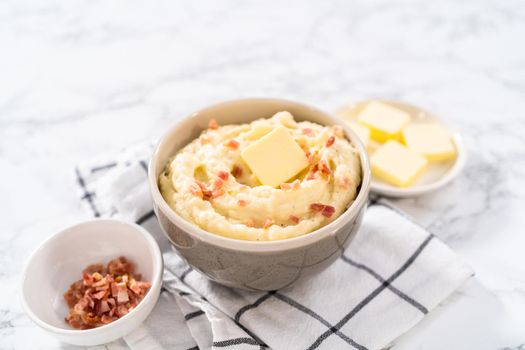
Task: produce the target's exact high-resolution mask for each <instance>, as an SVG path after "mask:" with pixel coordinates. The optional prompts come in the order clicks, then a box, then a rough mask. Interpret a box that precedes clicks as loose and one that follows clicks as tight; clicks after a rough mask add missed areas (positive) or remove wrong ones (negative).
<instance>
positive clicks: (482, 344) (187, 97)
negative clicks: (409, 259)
mask: <svg viewBox="0 0 525 350" xmlns="http://www.w3.org/2000/svg"><path fill="white" fill-rule="evenodd" d="M524 38H525V2H523V1H518V0H516V1H512V0H509V1H498V0H483V1H474V0H472V1H461V2H459V1H453V0H445V1H440V2H433V3H429V2H428V1H386V0H380V1H364V0H363V1H344V0H341V1H318V2H313V1H312V2H304V1H292V2H286V4H284V3H281V2H274V3H272V2H268V1H256V2H249V4H248V2H242V1H221V2H219V1H205V2H174V1H148V2H139V1H124V0H115V1H88V0H83V1H78V0H72V1H58V0H47V1H39V2H37V1H18V0H16V1H15V0H7V1H3V2H0V173H1V174H2V181H1V183H0V197H1V198H2V199H3V200H2V201H1V202H0V213H1V217H2V220H0V232H1V234H0V284H1V286H2V287H1V289H0V348H2V349H12V348H13V349H14V348H16V349H29V348H31V349H37V348H38V349H54V348H60V347H62V348H70V347H68V346H65V345H61V344H59V343H58V342H56V341H55V340H54V339H53V338H51V337H50V336H48V335H46V334H45V333H44V332H43V331H41V330H40V329H38V328H37V327H36V326H35V325H34V324H33V323H32V322H31V321H30V320H29V319H28V318H27V317H26V316H25V315H24V314H23V312H22V309H21V306H20V303H19V301H18V298H19V285H20V272H21V269H22V267H23V263H24V260H25V259H26V258H27V257H28V254H29V253H30V252H31V251H32V250H33V249H35V248H36V247H37V246H38V245H39V244H40V243H41V242H42V241H43V240H44V239H46V238H47V237H48V236H50V235H51V234H52V233H53V232H54V231H56V230H57V229H60V228H63V227H64V226H66V225H69V224H72V223H74V222H76V221H78V220H82V219H85V218H88V217H89V213H87V212H85V211H84V210H83V209H82V205H81V203H80V201H79V195H78V192H77V189H76V184H75V178H74V173H73V168H74V165H75V164H76V163H77V162H79V161H82V160H84V159H86V158H90V157H93V156H96V155H98V154H100V153H104V152H109V151H117V150H118V149H120V148H122V147H123V146H126V145H129V144H132V143H134V142H137V141H141V140H145V139H152V138H156V137H158V136H159V135H160V134H161V133H162V132H163V131H164V130H165V128H166V126H167V125H169V124H171V123H173V122H174V121H176V120H177V118H179V117H181V116H185V115H187V114H188V113H189V112H191V111H193V110H195V109H198V108H200V107H202V106H205V105H208V104H211V103H214V102H217V101H221V100H227V99H234V98H239V97H249V96H271V97H281V98H288V99H294V100H299V101H303V102H306V103H309V104H313V105H316V106H319V107H321V108H323V109H326V110H335V109H336V108H338V107H340V106H341V105H344V104H346V103H349V102H354V101H357V100H359V99H362V98H375V97H377V98H379V97H381V98H390V99H398V100H401V101H405V102H409V103H414V104H417V105H420V106H422V107H424V108H427V109H429V110H431V111H433V112H434V113H436V114H437V115H439V116H441V117H442V118H443V119H444V120H445V121H446V122H448V123H450V124H451V125H453V126H455V127H456V128H457V129H458V130H459V131H460V132H461V133H462V134H463V137H464V140H465V143H466V146H467V149H468V161H467V165H466V168H465V170H464V172H463V173H462V174H461V176H460V177H459V179H457V180H456V181H455V182H453V183H452V184H451V185H449V186H448V187H446V188H445V189H443V190H441V191H439V192H438V193H434V194H431V195H426V196H423V197H419V198H417V199H405V200H399V201H396V203H397V204H398V205H399V206H400V207H402V208H403V209H404V210H406V211H407V212H408V213H410V214H411V215H412V216H414V217H415V218H416V219H417V220H418V221H419V222H420V223H422V224H423V225H425V226H426V227H428V228H429V229H430V230H431V231H432V232H434V233H435V234H436V235H437V236H438V237H439V238H440V239H442V240H443V241H445V242H446V243H447V244H448V245H450V246H451V247H452V248H453V249H454V250H455V251H456V252H457V253H458V254H460V255H461V256H463V257H464V258H465V259H466V260H467V261H468V262H469V263H470V264H471V266H472V267H473V268H474V270H475V271H476V277H475V278H473V279H471V280H470V281H469V282H467V283H466V284H465V285H464V286H463V287H462V288H461V289H460V290H458V291H457V292H456V293H455V294H454V295H453V296H452V297H450V298H449V299H448V300H447V301H446V302H445V303H443V304H442V305H441V306H440V307H439V308H438V309H437V310H435V311H433V312H432V313H431V314H430V315H429V316H428V317H426V318H425V319H424V321H423V322H421V323H420V324H419V325H417V326H416V327H415V328H413V329H412V330H411V331H409V332H408V333H407V334H405V335H403V336H401V337H400V338H399V339H398V340H396V341H395V342H394V344H393V345H392V349H396V350H398V349H399V350H401V349H516V350H517V349H523V348H525V326H524V325H525V263H524V259H523V257H524V253H523V249H524V247H525V215H524V209H525V187H524V186H523V182H522V179H523V178H524V177H525V137H524V135H525V45H524V44H523V40H524Z"/></svg>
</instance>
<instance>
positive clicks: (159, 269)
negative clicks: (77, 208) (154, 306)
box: [20, 218, 164, 336]
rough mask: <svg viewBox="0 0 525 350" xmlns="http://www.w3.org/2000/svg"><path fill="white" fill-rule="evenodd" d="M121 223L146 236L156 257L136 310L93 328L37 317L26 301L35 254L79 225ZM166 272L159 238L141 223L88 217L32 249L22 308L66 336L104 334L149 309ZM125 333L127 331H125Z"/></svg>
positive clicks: (23, 286) (23, 290) (149, 246)
mask: <svg viewBox="0 0 525 350" xmlns="http://www.w3.org/2000/svg"><path fill="white" fill-rule="evenodd" d="M95 222H96V223H119V224H124V225H126V226H129V227H130V228H132V229H133V231H134V232H135V234H138V235H140V236H141V237H142V238H144V239H145V240H146V242H147V244H148V249H150V250H151V252H152V256H153V263H154V265H153V267H154V271H153V277H152V280H151V288H150V290H149V291H148V293H147V294H146V296H145V297H144V299H142V300H141V301H140V303H139V304H138V305H137V307H135V308H134V309H133V310H131V311H130V312H129V313H128V314H126V315H124V316H123V317H121V318H119V319H118V320H116V321H113V322H111V323H108V324H106V325H103V326H100V327H96V328H91V329H67V328H60V327H56V326H53V325H51V324H49V323H47V322H46V321H44V320H42V319H41V318H40V317H38V316H37V315H36V314H35V313H34V312H33V310H32V309H31V307H30V305H29V303H28V302H27V300H26V287H25V285H26V280H27V270H28V269H29V266H30V265H31V262H32V261H33V259H34V258H35V256H36V254H38V253H39V252H40V251H42V250H43V249H45V248H46V246H48V245H49V244H51V243H52V242H54V241H57V240H59V239H60V238H61V237H62V236H63V235H65V234H66V233H68V232H70V231H71V230H75V229H77V228H78V227H80V226H84V225H90V224H93V223H95ZM163 271H164V261H163V259H162V252H161V251H160V248H159V245H158V244H157V241H156V240H155V239H154V238H153V236H152V235H151V234H150V233H149V232H148V231H147V230H146V229H145V228H143V227H142V226H140V225H138V224H135V223H133V222H127V221H124V220H120V219H113V218H95V219H90V220H85V221H81V222H78V223H76V224H74V225H70V226H67V227H65V228H63V229H61V230H59V231H58V232H56V233H54V234H53V235H51V236H50V237H48V238H47V239H45V240H44V241H43V242H42V243H41V244H39V245H38V247H36V248H35V249H34V250H33V252H32V253H31V254H30V255H29V258H28V259H27V261H26V263H25V265H24V269H23V272H22V281H21V293H20V294H21V296H20V298H21V302H22V308H23V309H24V311H25V313H26V314H27V315H28V316H29V318H30V319H31V320H32V321H33V322H35V323H36V324H37V325H38V326H40V327H41V328H43V329H45V330H47V331H49V332H51V333H55V334H59V335H67V336H87V335H96V334H98V333H105V332H109V331H111V330H112V329H115V328H118V327H120V326H122V325H123V324H124V323H126V322H128V321H129V320H130V319H131V318H133V316H134V315H136V314H137V313H138V312H140V311H141V310H142V309H144V308H146V304H148V303H149V302H150V300H151V299H153V298H155V297H156V296H155V294H156V293H155V292H153V291H154V290H156V289H159V290H160V285H161V283H162V274H163ZM122 335H124V334H122Z"/></svg>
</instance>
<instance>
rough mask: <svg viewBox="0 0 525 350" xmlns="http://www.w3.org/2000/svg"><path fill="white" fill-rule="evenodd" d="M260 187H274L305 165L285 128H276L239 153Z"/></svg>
mask: <svg viewBox="0 0 525 350" xmlns="http://www.w3.org/2000/svg"><path fill="white" fill-rule="evenodd" d="M241 157H242V159H243V160H244V162H245V163H246V164H247V165H248V167H249V168H250V170H251V171H252V172H253V173H254V174H255V176H256V177H257V179H258V180H259V182H260V183H261V184H263V185H268V186H271V187H277V186H279V185H280V184H282V183H284V182H286V181H287V180H289V179H291V178H292V177H294V176H295V175H297V174H298V173H299V172H300V171H301V170H303V169H304V168H306V167H307V166H308V159H307V158H306V155H305V154H304V151H303V150H302V149H301V147H299V145H298V144H297V142H295V140H294V139H293V138H292V136H291V135H290V133H289V132H288V131H287V130H286V128H285V127H282V126H279V127H277V128H276V129H274V130H273V131H272V132H270V133H268V134H266V135H264V136H263V137H262V138H260V139H259V140H257V141H255V142H254V143H253V144H251V145H250V146H248V147H246V148H245V149H244V150H242V152H241Z"/></svg>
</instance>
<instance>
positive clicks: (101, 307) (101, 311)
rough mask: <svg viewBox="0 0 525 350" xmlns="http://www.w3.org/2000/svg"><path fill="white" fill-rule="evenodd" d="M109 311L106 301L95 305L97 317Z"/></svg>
mask: <svg viewBox="0 0 525 350" xmlns="http://www.w3.org/2000/svg"><path fill="white" fill-rule="evenodd" d="M109 310H111V308H110V307H109V304H108V301H107V300H101V301H100V303H98V304H97V310H96V311H97V315H102V314H104V313H106V312H108V311H109Z"/></svg>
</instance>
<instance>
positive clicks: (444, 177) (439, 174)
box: [336, 100, 466, 197]
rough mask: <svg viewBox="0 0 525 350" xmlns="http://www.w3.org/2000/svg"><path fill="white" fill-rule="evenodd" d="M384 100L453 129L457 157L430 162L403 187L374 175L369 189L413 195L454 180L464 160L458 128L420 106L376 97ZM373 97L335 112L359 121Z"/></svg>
mask: <svg viewBox="0 0 525 350" xmlns="http://www.w3.org/2000/svg"><path fill="white" fill-rule="evenodd" d="M376 101H381V102H384V103H386V104H389V105H391V106H394V107H396V108H399V109H401V110H403V111H406V112H407V113H409V114H410V115H411V116H412V123H420V122H435V123H439V124H441V125H443V126H445V127H446V128H447V129H448V130H450V131H451V134H452V141H453V142H454V146H455V148H456V151H457V155H456V157H455V158H453V159H451V160H447V161H443V162H437V163H431V164H430V165H429V166H428V169H427V170H426V172H425V173H424V174H423V175H422V176H421V177H420V178H419V179H418V180H417V181H416V182H415V183H414V185H412V186H410V187H407V188H401V187H396V186H392V185H390V184H388V183H386V182H384V181H381V180H379V179H377V178H375V177H372V182H371V186H370V190H371V191H372V193H374V194H378V195H384V196H389V197H414V196H419V195H422V194H426V193H429V192H433V191H435V190H437V189H440V188H442V187H443V186H445V185H446V184H448V183H449V182H451V181H452V180H453V179H454V178H455V177H456V176H457V175H458V174H459V173H460V172H461V169H462V168H463V166H464V164H465V159H466V155H465V147H464V146H463V142H462V140H461V136H460V134H459V133H458V132H455V131H453V129H451V128H450V127H449V126H447V125H445V123H443V121H441V120H440V119H439V118H437V117H436V116H434V115H433V114H431V113H429V112H427V111H425V110H423V109H421V108H418V107H416V106H413V105H410V104H406V103H402V102H397V101H389V100H376ZM368 102H370V101H360V102H357V103H354V104H350V105H348V106H345V107H343V108H341V109H339V110H338V111H337V112H336V115H338V116H341V117H342V118H343V119H345V120H349V121H357V116H358V115H359V113H360V112H361V110H362V109H363V108H364V107H365V105H366V104H367V103H368Z"/></svg>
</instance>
